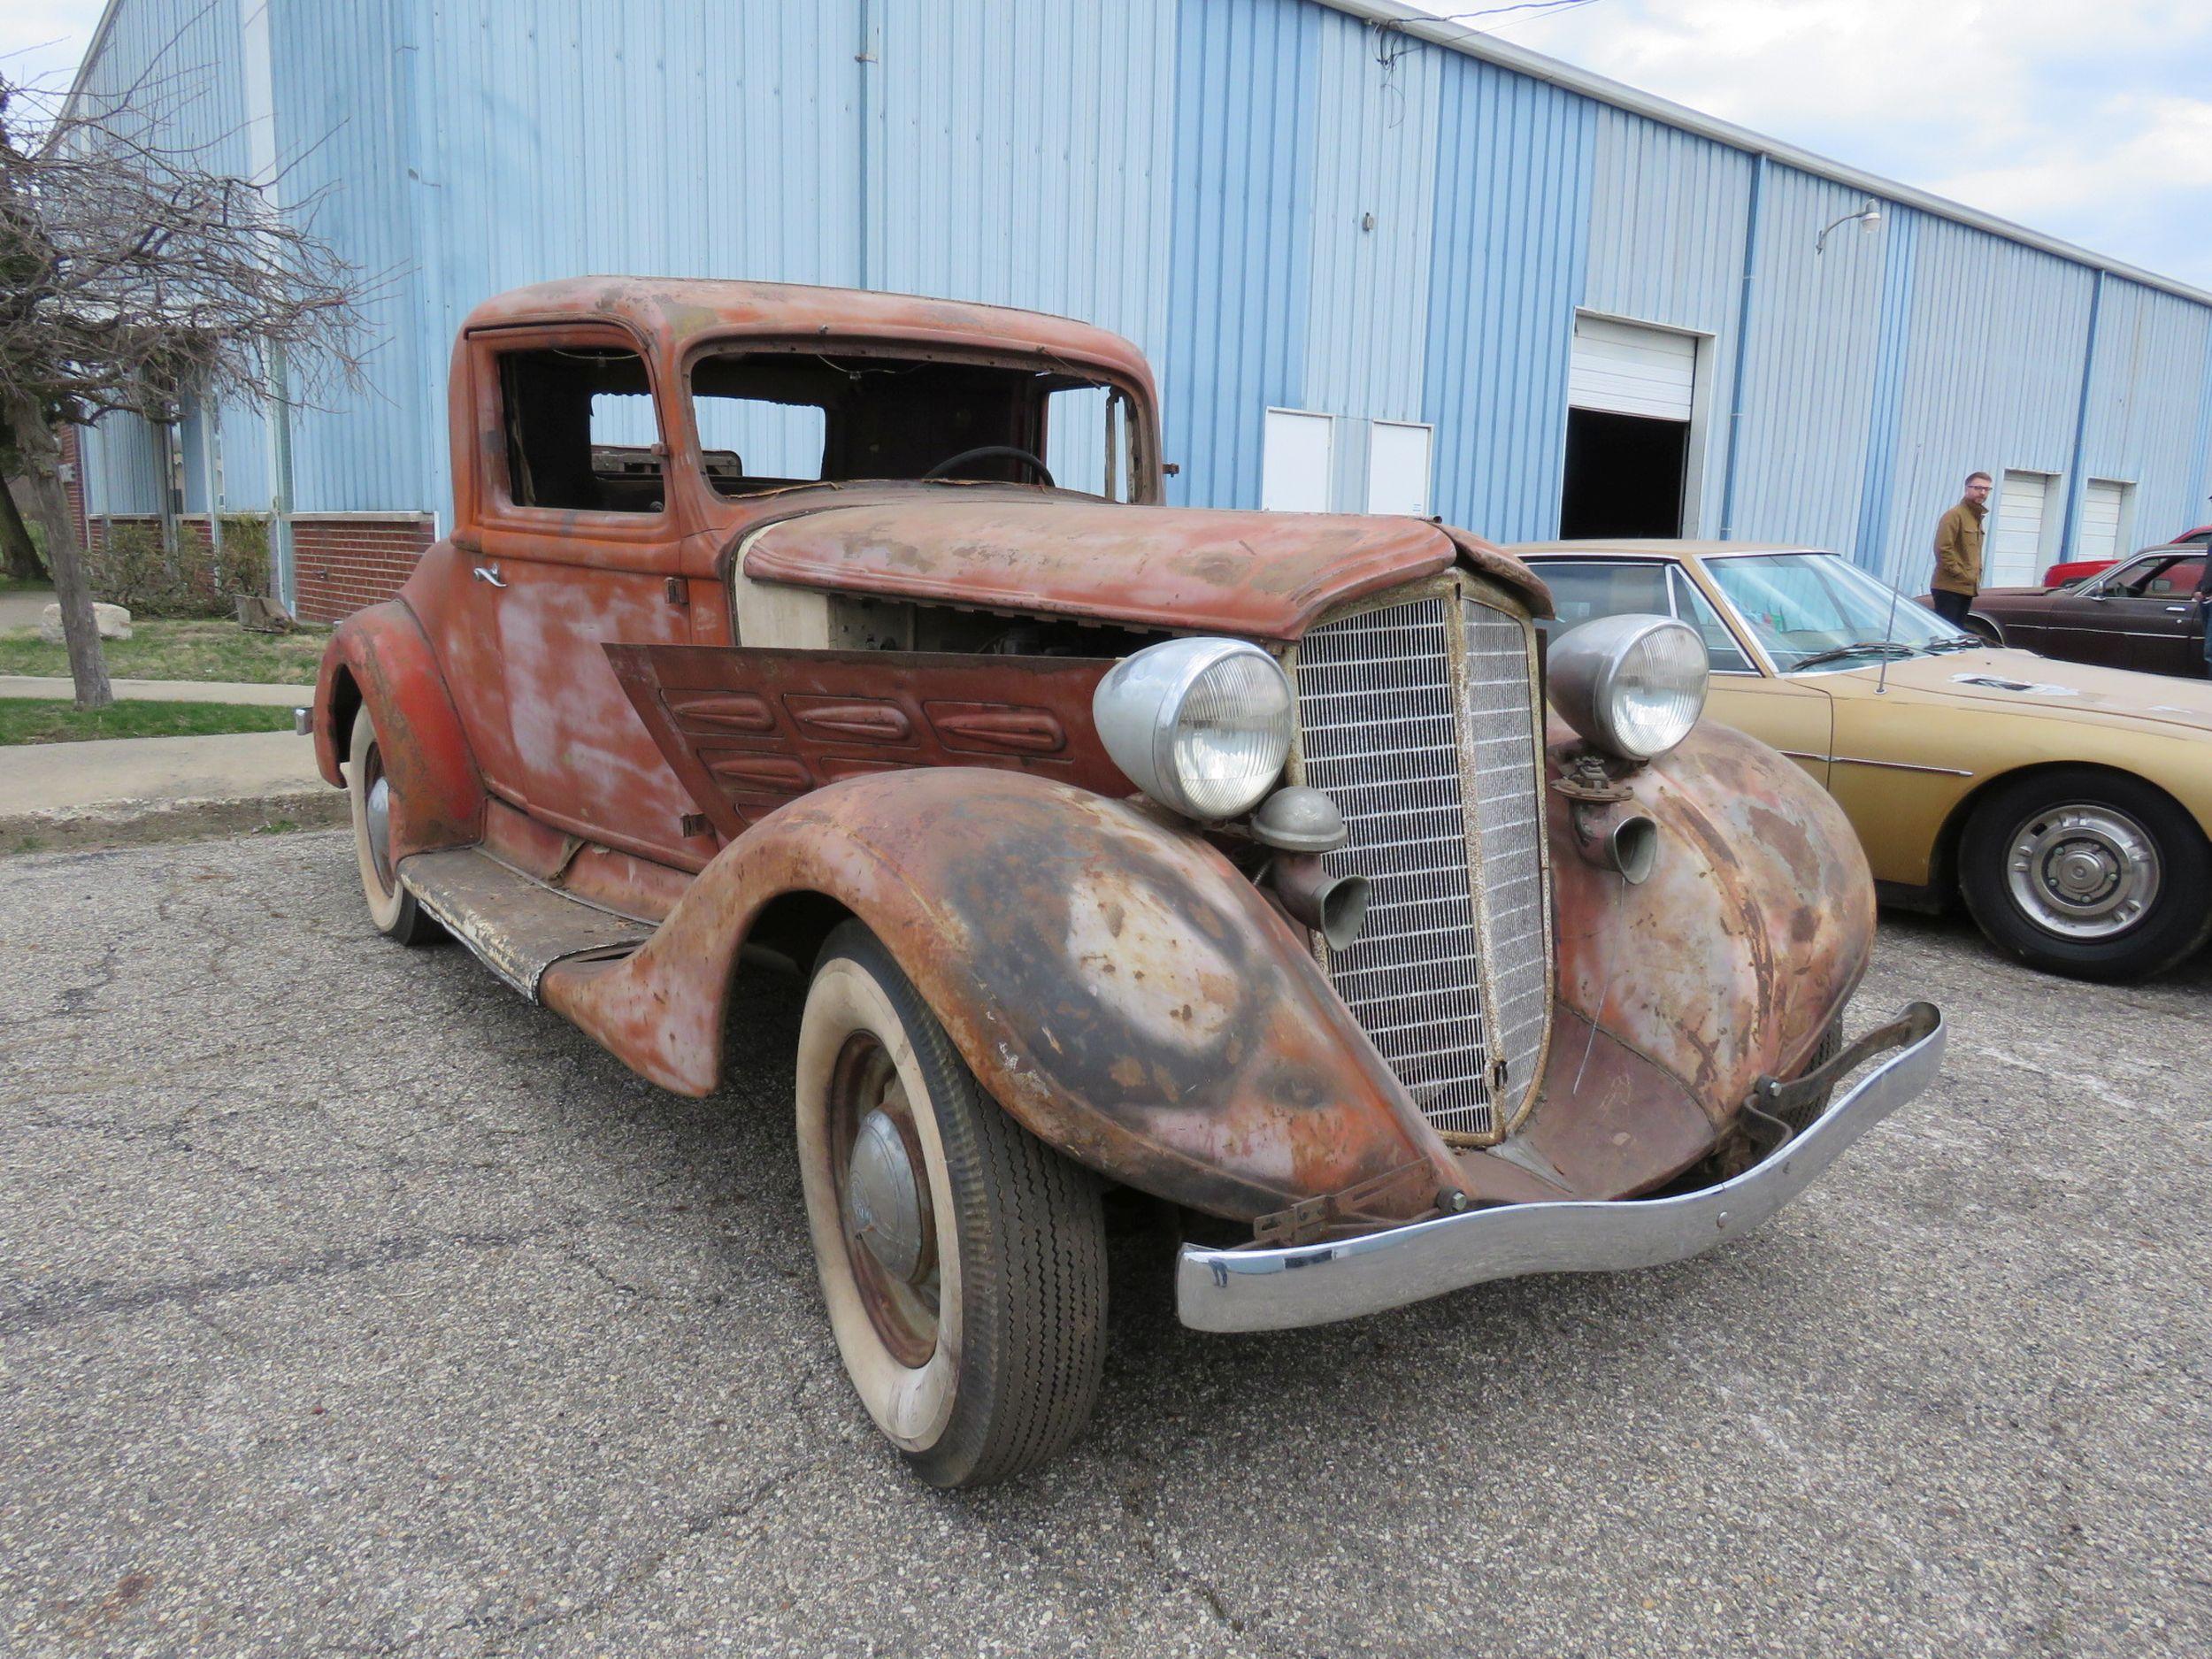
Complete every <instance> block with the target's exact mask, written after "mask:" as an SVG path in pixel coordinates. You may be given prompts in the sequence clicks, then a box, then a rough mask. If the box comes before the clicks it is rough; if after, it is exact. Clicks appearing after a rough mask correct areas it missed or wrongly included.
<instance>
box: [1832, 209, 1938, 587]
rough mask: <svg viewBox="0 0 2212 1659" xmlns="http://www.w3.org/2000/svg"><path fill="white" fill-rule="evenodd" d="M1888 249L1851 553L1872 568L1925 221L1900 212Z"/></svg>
mask: <svg viewBox="0 0 2212 1659" xmlns="http://www.w3.org/2000/svg"><path fill="white" fill-rule="evenodd" d="M1883 229H1884V230H1885V232H1886V234H1887V237H1888V244H1889V245H1888V246H1887V247H1886V248H1885V249H1884V250H1882V334H1881V344H1880V346H1879V347H1878V355H1877V356H1876V357H1875V360H1874V396H1873V397H1872V398H1871V400H1870V403H1869V407H1868V411H1867V421H1866V471H1865V474H1864V477H1863V480H1862V481H1861V483H1860V487H1859V528H1858V534H1857V536H1856V537H1855V539H1854V540H1853V541H1852V542H1851V543H1850V544H1849V546H1848V547H1847V549H1846V550H1847V551H1848V552H1849V553H1850V554H1851V556H1852V557H1854V558H1855V559H1856V560H1857V561H1858V562H1859V563H1860V564H1862V565H1866V566H1868V567H1869V568H1870V569H1872V570H1876V571H1879V570H1881V569H1882V568H1883V565H1884V563H1885V561H1884V545H1885V538H1886V535H1887V534H1888V529H1889V522H1890V506H1891V500H1892V494H1893V488H1894V486H1895V484H1896V479H1897V427H1898V422H1899V419H1900V418H1901V415H1902V414H1903V411H1904V404H1905V382H1906V380H1907V378H1908V370H1909V366H1910V362H1911V353H1912V349H1913V344H1914V341H1913V311H1912V306H1911V304H1910V303H1909V296H1910V295H1911V292H1912V273H1913V265H1914V257H1915V255H1916V253H1917V252H1918V250H1919V244H1920V218H1919V216H1918V215H1917V214H1915V213H1910V212H1905V211H1896V212H1893V213H1892V214H1891V215H1890V216H1889V217H1888V218H1887V219H1886V220H1885V221H1884V225H1883Z"/></svg>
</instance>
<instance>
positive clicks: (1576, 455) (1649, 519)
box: [1559, 409, 1690, 541]
mask: <svg viewBox="0 0 2212 1659" xmlns="http://www.w3.org/2000/svg"><path fill="white" fill-rule="evenodd" d="M1689 456H1690V428H1689V426H1688V423H1686V422H1685V421H1679V420H1652V419H1647V418H1646V417H1644V416H1641V415H1609V414H1602V413H1601V412H1600V411H1597V410H1594V409H1570V410H1569V411H1567V482H1566V488H1564V489H1563V490H1562V491H1561V493H1560V501H1559V534H1560V536H1561V537H1562V539H1563V540H1565V541H1586V540H1590V539H1594V538H1606V537H1612V536H1677V535H1680V534H1682V475H1683V471H1684V468H1685V466H1686V463H1687V462H1688V460H1689Z"/></svg>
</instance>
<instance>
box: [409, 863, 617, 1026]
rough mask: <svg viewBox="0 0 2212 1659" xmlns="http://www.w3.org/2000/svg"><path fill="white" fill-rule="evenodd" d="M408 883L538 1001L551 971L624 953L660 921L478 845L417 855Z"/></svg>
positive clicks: (427, 906)
mask: <svg viewBox="0 0 2212 1659" xmlns="http://www.w3.org/2000/svg"><path fill="white" fill-rule="evenodd" d="M399 879H400V885H401V886H403V887H405V888H406V889H407V890H408V891H409V892H410V893H411V894H413V895H415V902H417V903H418V904H419V905H421V906H422V908H423V909H424V910H427V911H429V913H430V914H431V915H432V916H434V917H435V918H437V919H438V921H439V922H440V923H441V924H442V926H444V928H445V930H446V932H448V933H451V934H452V935H453V936H454V937H455V938H456V939H457V940H459V941H461V942H462V943H463V944H465V945H466V946H467V947H468V948H469V949H471V950H472V951H473V952H474V953H475V954H476V957H477V959H478V960H479V961H480V962H481V963H482V964H484V965H485V966H486V967H488V968H489V969H490V970H491V971H492V972H494V973H495V974H497V975H498V976H499V977H500V978H501V979H503V980H505V981H506V982H507V983H508V984H509V985H511V986H512V987H514V988H515V989H516V990H518V991H519V992H521V993H522V994H523V995H525V996H526V997H528V998H529V999H530V1000H531V1001H532V1002H536V1001H538V1000H539V998H538V987H539V985H540V984H541V983H542V982H543V980H544V979H545V971H546V970H547V969H548V968H549V967H551V966H552V965H553V964H555V963H557V962H565V961H568V960H569V959H570V958H572V957H575V956H627V955H629V953H630V952H631V951H633V950H634V949H637V948H638V947H639V946H640V945H641V944H643V943H644V942H645V941H647V940H649V939H650V938H651V937H652V936H653V924H652V923H650V922H642V921H639V920H638V919H637V918H634V917H630V916H621V915H618V914H617V913H616V912H614V911H612V910H602V909H601V908H600V907H599V906H597V905H596V904H588V903H586V902H584V901H583V900H581V899H579V898H572V897H571V896H570V895H568V894H565V893H563V892H561V891H560V890H559V889H558V888H556V887H547V886H546V885H545V883H543V882H542V881H540V880H538V879H535V878H534V877H532V876H526V875H525V874H523V873H522V872H521V871H519V870H517V869H514V868H512V867H511V866H510V865H507V864H501V863H500V862H499V860H497V859H496V858H494V857H493V856H491V855H490V854H488V853H485V852H481V851H480V850H478V849H476V848H473V847H462V848H457V849H454V850H452V851H450V852H438V853H416V854H415V855H414V856H411V857H409V858H403V859H402V860H401V861H400V865H399Z"/></svg>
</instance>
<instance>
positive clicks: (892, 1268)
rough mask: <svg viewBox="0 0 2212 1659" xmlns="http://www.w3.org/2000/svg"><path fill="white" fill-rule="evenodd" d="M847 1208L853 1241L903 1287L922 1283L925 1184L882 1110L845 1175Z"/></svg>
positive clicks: (864, 1126)
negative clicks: (923, 1186) (923, 1190)
mask: <svg viewBox="0 0 2212 1659" xmlns="http://www.w3.org/2000/svg"><path fill="white" fill-rule="evenodd" d="M845 1202H846V1204H847V1206H848V1207H849V1210H850V1211H851V1215H852V1230H853V1237H854V1239H855V1240H857V1241H858V1242H859V1243H860V1244H861V1245H863V1246H864V1248H866V1249H867V1251H868V1253H869V1255H871V1256H874V1257H875V1258H876V1260H877V1261H878V1262H879V1263H881V1264H882V1267H883V1271H885V1272H887V1273H888V1274H889V1275H890V1276H891V1277H892V1278H893V1279H895V1280H898V1281H899V1282H901V1283H902V1284H909V1285H911V1284H914V1283H916V1282H917V1281H918V1279H920V1277H921V1269H922V1257H923V1244H924V1239H923V1234H922V1191H921V1182H920V1179H919V1178H918V1174H917V1171H915V1168H914V1160H913V1158H912V1157H911V1156H909V1154H908V1152H907V1149H906V1137H905V1136H904V1135H902V1134H901V1133H899V1126H898V1125H897V1124H895V1123H894V1122H893V1121H892V1120H891V1118H890V1115H889V1114H888V1113H887V1112H885V1111H884V1110H881V1109H880V1108H879V1109H877V1110H874V1111H872V1112H870V1113H869V1114H868V1115H867V1116H866V1117H865V1118H862V1119H861V1122H860V1133H859V1135H858V1137H857V1138H856V1140H855V1141H854V1142H853V1161H852V1167H851V1169H850V1170H849V1171H848V1173H847V1175H846V1187H845Z"/></svg>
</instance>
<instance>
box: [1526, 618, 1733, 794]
mask: <svg viewBox="0 0 2212 1659" xmlns="http://www.w3.org/2000/svg"><path fill="white" fill-rule="evenodd" d="M1547 664H1548V668H1549V677H1550V681H1551V705H1552V707H1553V708H1555V709H1556V710H1559V718H1561V719H1563V720H1564V721H1566V723H1567V724H1568V725H1569V726H1572V727H1574V729H1575V730H1576V731H1578V732H1579V733H1581V734H1582V735H1583V736H1584V737H1586V738H1587V739H1589V741H1591V742H1593V743H1594V744H1596V745H1597V746H1598V747H1599V748H1600V749H1604V750H1606V751H1607V752H1609V753H1610V754H1614V755H1617V756H1619V757H1621V758H1622V759H1624V760H1650V759H1652V758H1654V757H1656V756H1660V755H1663V754H1665V753H1666V752H1667V751H1668V750H1669V749H1672V748H1673V747H1674V746H1675V745H1676V744H1677V743H1679V742H1680V741H1682V740H1683V739H1684V738H1686V737H1687V736H1688V735H1689V734H1690V728H1691V727H1692V726H1695V725H1696V724H1697V717H1698V716H1699V715H1701V714H1702V713H1703V712H1704V711H1705V682H1706V677H1707V671H1708V659H1707V657H1706V654H1705V641H1703V640H1701V639H1700V638H1699V637H1698V634H1697V630H1696V629H1695V628H1693V627H1691V626H1689V624H1687V623H1686V622H1677V621H1675V620H1673V619H1672V618H1669V617H1601V618H1598V619H1597V620H1596V621H1594V622H1586V623H1584V624H1582V625H1581V626H1579V627H1575V628H1570V629H1568V630H1567V632H1566V633H1564V634H1561V635H1560V636H1559V637H1558V638H1557V639H1555V640H1554V641H1552V643H1551V649H1550V651H1549V653H1548V657H1547Z"/></svg>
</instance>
